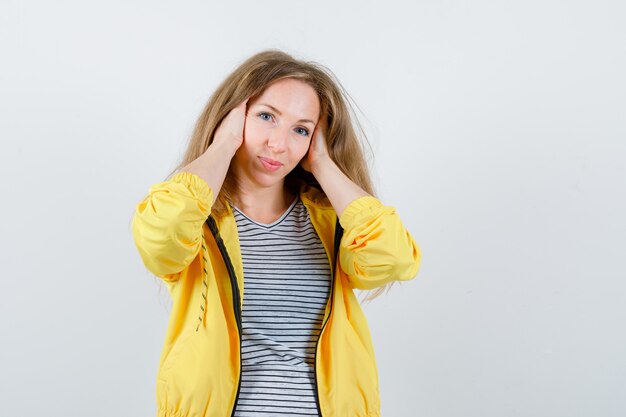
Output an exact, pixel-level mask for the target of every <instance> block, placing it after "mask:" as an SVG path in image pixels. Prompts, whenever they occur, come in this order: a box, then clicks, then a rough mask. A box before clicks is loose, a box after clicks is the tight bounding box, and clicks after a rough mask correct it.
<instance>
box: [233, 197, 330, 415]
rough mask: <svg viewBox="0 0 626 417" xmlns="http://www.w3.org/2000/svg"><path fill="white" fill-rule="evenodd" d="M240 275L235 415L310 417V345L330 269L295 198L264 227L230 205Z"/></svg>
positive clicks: (312, 400) (312, 352)
mask: <svg viewBox="0 0 626 417" xmlns="http://www.w3.org/2000/svg"><path fill="white" fill-rule="evenodd" d="M233 213H234V215H235V221H236V223H237V230H238V233H239V243H240V246H241V256H242V259H243V270H244V294H243V310H242V325H243V335H242V350H241V355H242V375H241V388H240V392H239V398H238V401H237V404H236V407H235V416H237V417H252V416H276V415H280V416H294V417H301V416H318V412H317V405H316V400H315V396H316V387H315V364H314V361H315V346H316V342H317V338H318V336H319V334H320V330H321V327H322V320H323V319H324V309H325V307H326V302H327V300H328V295H329V290H330V266H329V262H328V257H327V256H326V252H325V251H324V246H323V245H322V242H321V240H320V239H319V236H318V235H317V233H316V232H315V229H314V228H313V225H312V224H311V220H310V218H309V213H308V211H307V210H306V207H304V205H303V204H302V201H301V200H300V198H299V197H297V198H296V199H295V201H294V202H293V203H292V204H291V206H290V207H289V208H288V209H287V211H286V212H285V213H284V214H283V215H282V216H281V217H280V218H279V219H278V220H276V221H274V222H273V223H271V224H263V223H258V222H256V221H254V220H252V219H250V218H248V217H247V216H246V215H245V214H244V213H243V212H241V211H240V210H239V209H238V208H237V207H233Z"/></svg>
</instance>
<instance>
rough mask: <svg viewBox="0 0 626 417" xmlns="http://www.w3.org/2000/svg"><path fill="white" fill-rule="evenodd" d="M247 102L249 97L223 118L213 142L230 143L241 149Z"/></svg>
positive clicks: (229, 144)
mask: <svg viewBox="0 0 626 417" xmlns="http://www.w3.org/2000/svg"><path fill="white" fill-rule="evenodd" d="M247 103H248V99H245V100H244V101H242V102H241V103H240V104H239V105H238V106H237V107H235V108H233V109H232V110H231V111H230V112H228V114H227V115H226V117H224V119H222V121H221V122H220V124H219V125H218V127H217V129H216V130H215V135H214V137H213V143H220V144H228V146H233V147H234V149H235V150H237V149H239V147H240V146H241V144H242V143H243V133H244V128H245V125H246V123H245V122H246V112H247Z"/></svg>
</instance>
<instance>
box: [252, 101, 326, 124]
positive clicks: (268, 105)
mask: <svg viewBox="0 0 626 417" xmlns="http://www.w3.org/2000/svg"><path fill="white" fill-rule="evenodd" d="M259 106H266V107H269V108H270V109H272V110H274V111H275V112H276V113H278V115H279V116H280V115H281V114H282V113H281V112H280V110H278V109H277V108H276V107H274V106H272V105H271V104H265V103H259ZM300 122H302V123H312V124H315V122H314V121H313V120H309V119H300V120H298V123H300Z"/></svg>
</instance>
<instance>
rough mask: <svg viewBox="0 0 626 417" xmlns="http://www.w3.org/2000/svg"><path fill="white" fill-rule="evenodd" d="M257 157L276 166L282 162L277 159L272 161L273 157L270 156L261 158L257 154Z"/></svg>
mask: <svg viewBox="0 0 626 417" xmlns="http://www.w3.org/2000/svg"><path fill="white" fill-rule="evenodd" d="M259 158H261V160H262V161H265V162H267V163H268V164H271V165H276V166H281V165H282V164H281V163H280V162H278V161H274V160H273V159H270V158H263V157H262V156H259Z"/></svg>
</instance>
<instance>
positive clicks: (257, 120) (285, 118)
mask: <svg viewBox="0 0 626 417" xmlns="http://www.w3.org/2000/svg"><path fill="white" fill-rule="evenodd" d="M319 112H320V103H319V98H318V96H317V93H316V92H315V90H314V89H313V87H311V86H310V85H308V84H306V83H304V82H302V81H299V80H296V79H293V78H285V79H282V80H279V81H276V82H274V83H273V84H271V85H270V86H269V87H267V88H266V89H265V91H264V92H263V94H261V95H260V96H259V97H257V98H256V99H255V100H254V101H248V103H247V115H246V122H245V128H244V137H243V143H242V145H241V146H240V147H239V149H237V152H236V153H235V156H234V157H233V170H234V173H235V175H236V176H237V178H238V179H239V181H240V182H243V183H244V184H247V185H254V186H259V187H271V186H273V185H276V184H282V183H283V181H284V178H285V176H287V174H288V173H289V172H291V170H292V169H294V168H295V167H296V165H298V163H300V160H301V159H302V158H303V157H304V156H306V154H307V151H308V149H309V144H310V143H311V137H312V135H313V130H314V129H315V126H316V124H317V122H318V120H319Z"/></svg>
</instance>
